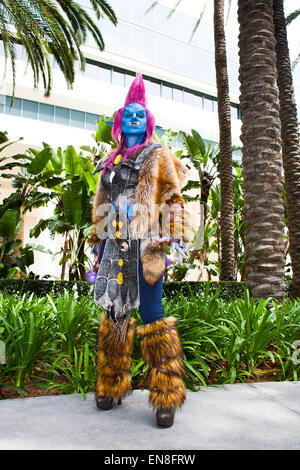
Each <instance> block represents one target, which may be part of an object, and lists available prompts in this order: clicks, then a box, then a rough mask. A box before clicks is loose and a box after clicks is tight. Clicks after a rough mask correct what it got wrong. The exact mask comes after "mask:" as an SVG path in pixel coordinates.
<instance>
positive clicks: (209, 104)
mask: <svg viewBox="0 0 300 470" xmlns="http://www.w3.org/2000/svg"><path fill="white" fill-rule="evenodd" d="M203 108H204V109H205V110H206V111H213V100H212V99H211V98H208V97H207V96H204V97H203Z"/></svg>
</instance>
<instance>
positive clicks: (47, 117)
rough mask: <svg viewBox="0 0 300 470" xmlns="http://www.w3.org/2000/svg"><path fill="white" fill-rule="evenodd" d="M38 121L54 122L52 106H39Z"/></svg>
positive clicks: (43, 104) (42, 104)
mask: <svg viewBox="0 0 300 470" xmlns="http://www.w3.org/2000/svg"><path fill="white" fill-rule="evenodd" d="M39 119H40V120H41V121H47V122H53V121H54V106H51V105H50V104H45V103H40V104H39Z"/></svg>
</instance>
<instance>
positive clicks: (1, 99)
mask: <svg viewBox="0 0 300 470" xmlns="http://www.w3.org/2000/svg"><path fill="white" fill-rule="evenodd" d="M4 105H5V95H0V113H4Z"/></svg>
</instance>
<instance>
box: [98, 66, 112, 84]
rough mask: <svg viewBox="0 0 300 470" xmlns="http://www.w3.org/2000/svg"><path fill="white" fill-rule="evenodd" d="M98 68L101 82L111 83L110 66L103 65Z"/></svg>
mask: <svg viewBox="0 0 300 470" xmlns="http://www.w3.org/2000/svg"><path fill="white" fill-rule="evenodd" d="M98 69H99V71H98V72H99V80H100V81H101V82H106V83H111V69H110V68H104V67H101V66H100V67H98Z"/></svg>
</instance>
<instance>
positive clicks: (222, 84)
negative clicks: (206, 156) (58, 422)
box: [214, 0, 235, 281]
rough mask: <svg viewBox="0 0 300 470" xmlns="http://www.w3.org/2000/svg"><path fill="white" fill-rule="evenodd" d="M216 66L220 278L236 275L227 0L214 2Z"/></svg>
mask: <svg viewBox="0 0 300 470" xmlns="http://www.w3.org/2000/svg"><path fill="white" fill-rule="evenodd" d="M214 37H215V67H216V81H217V93H218V116H219V134H220V139H219V141H220V183H221V276H220V278H221V280H223V281H233V280H234V279H235V243H234V201H233V175H232V144H231V119H230V99H229V85H228V73H227V59H226V41H225V31H224V0H215V2H214Z"/></svg>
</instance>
